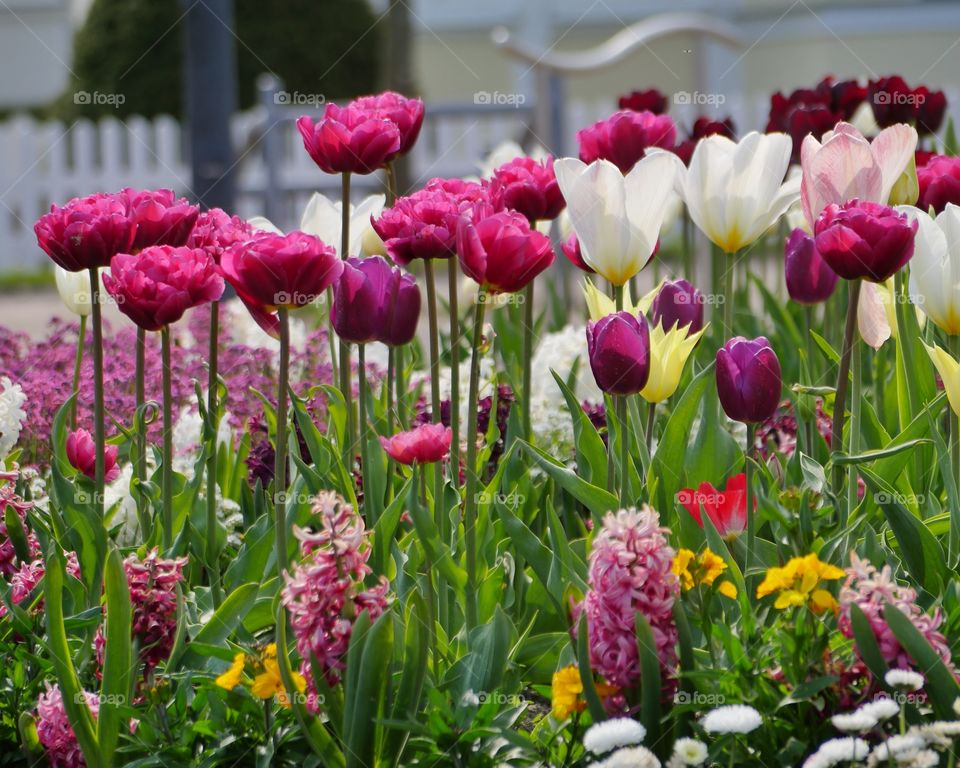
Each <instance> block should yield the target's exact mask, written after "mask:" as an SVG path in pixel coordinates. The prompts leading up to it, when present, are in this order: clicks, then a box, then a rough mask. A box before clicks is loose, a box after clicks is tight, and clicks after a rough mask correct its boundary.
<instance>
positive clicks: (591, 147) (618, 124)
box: [577, 109, 677, 174]
mask: <svg viewBox="0 0 960 768" xmlns="http://www.w3.org/2000/svg"><path fill="white" fill-rule="evenodd" d="M577 140H578V141H579V142H580V159H581V160H582V161H583V162H585V163H592V162H593V161H594V160H601V159H603V160H609V161H610V162H611V163H613V164H614V165H615V166H617V168H619V169H620V172H621V173H623V174H627V173H628V172H629V171H630V169H631V168H633V166H634V165H636V163H637V161H638V160H639V159H640V158H641V157H643V155H644V153H645V152H646V151H647V149H648V148H649V147H659V148H661V149H667V150H671V149H673V147H674V145H675V144H676V143H677V127H676V125H674V122H673V120H672V119H671V118H670V116H669V115H655V114H653V113H652V112H634V111H632V110H629V109H626V110H621V111H620V112H614V113H613V114H612V115H610V117H608V118H607V119H606V120H600V121H599V122H597V123H594V124H593V125H591V126H590V127H589V128H584V129H583V130H581V131H580V132H578V133H577Z"/></svg>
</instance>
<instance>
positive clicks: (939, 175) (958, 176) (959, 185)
mask: <svg viewBox="0 0 960 768" xmlns="http://www.w3.org/2000/svg"><path fill="white" fill-rule="evenodd" d="M918 154H919V153H918ZM917 182H918V183H919V186H920V199H919V200H917V208H919V209H920V210H921V211H929V210H930V208H933V210H934V211H936V212H937V213H941V212H942V211H943V209H944V208H946V207H947V203H953V204H954V205H960V157H946V156H944V155H933V156H932V157H930V158H929V159H928V160H927V161H926V162H925V163H924V164H923V165H921V164H920V163H919V162H917Z"/></svg>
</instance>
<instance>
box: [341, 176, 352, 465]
mask: <svg viewBox="0 0 960 768" xmlns="http://www.w3.org/2000/svg"><path fill="white" fill-rule="evenodd" d="M340 178H341V187H340V190H341V206H342V212H341V219H340V258H341V259H346V258H347V257H348V256H349V254H348V253H347V251H348V250H349V247H350V171H344V172H343V173H342V174H341V175H340ZM339 345H340V391H341V392H342V393H343V399H344V402H345V403H346V407H347V435H346V445H345V446H344V447H345V451H346V452H345V456H344V464H345V466H346V467H347V471H348V472H349V471H350V469H351V467H353V455H354V454H353V452H354V446H355V445H356V428H355V420H354V415H353V389H352V384H351V383H350V368H351V364H350V344H349V343H348V342H347V341H346V340H345V339H343V338H340V340H339Z"/></svg>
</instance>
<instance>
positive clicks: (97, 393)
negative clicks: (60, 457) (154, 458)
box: [89, 267, 106, 518]
mask: <svg viewBox="0 0 960 768" xmlns="http://www.w3.org/2000/svg"><path fill="white" fill-rule="evenodd" d="M89 271H90V297H91V299H90V303H91V307H92V310H93V432H94V441H95V445H96V449H97V455H96V464H95V471H94V482H95V484H96V493H97V497H96V498H95V499H94V507H95V508H96V510H97V512H98V513H99V515H100V517H101V518H102V517H103V485H104V482H103V478H104V458H105V456H104V451H105V450H106V439H105V436H104V428H103V419H104V413H103V316H102V314H101V308H100V276H99V275H98V274H97V269H96V267H93V268H91V269H90V270H89Z"/></svg>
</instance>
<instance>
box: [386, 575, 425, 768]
mask: <svg viewBox="0 0 960 768" xmlns="http://www.w3.org/2000/svg"><path fill="white" fill-rule="evenodd" d="M407 600H408V601H409V603H410V608H409V610H408V611H407V620H406V623H405V630H404V636H403V657H402V658H403V670H402V672H401V673H400V685H399V687H398V688H397V694H396V696H394V699H393V711H392V713H391V719H392V720H410V719H413V718H415V717H416V714H417V711H418V709H419V707H420V698H421V696H422V695H423V682H424V680H425V679H426V676H427V654H428V651H429V633H428V631H427V626H428V625H427V622H428V621H430V614H429V611H428V610H427V607H426V603H424V601H423V598H422V597H421V596H420V593H419V592H417V591H416V590H411V592H410V594H409V596H408V597H407ZM409 738H410V731H409V730H407V729H404V728H392V729H390V730H389V731H388V732H387V735H386V743H385V745H384V750H383V754H384V755H386V756H388V757H389V759H390V764H391V765H393V766H397V765H400V758H401V756H402V755H403V750H404V747H405V746H406V744H407V740H408V739H409Z"/></svg>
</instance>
